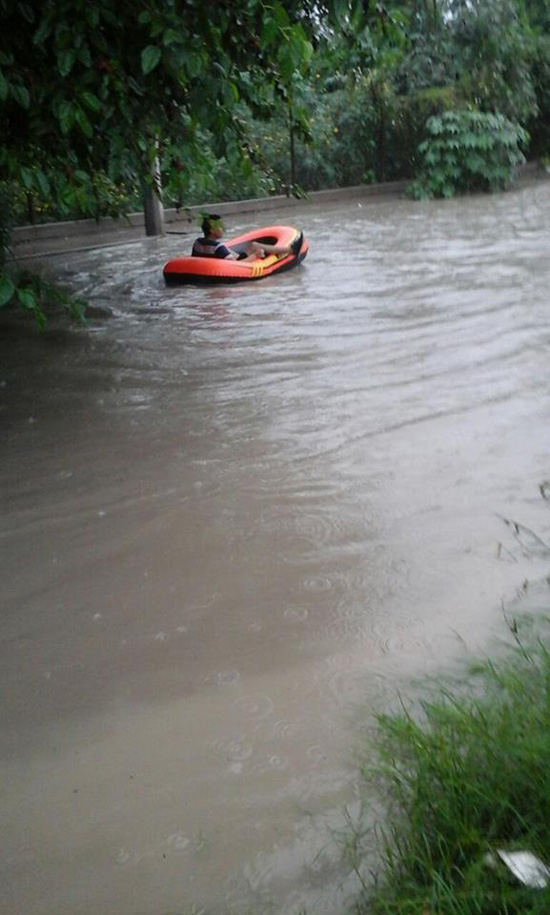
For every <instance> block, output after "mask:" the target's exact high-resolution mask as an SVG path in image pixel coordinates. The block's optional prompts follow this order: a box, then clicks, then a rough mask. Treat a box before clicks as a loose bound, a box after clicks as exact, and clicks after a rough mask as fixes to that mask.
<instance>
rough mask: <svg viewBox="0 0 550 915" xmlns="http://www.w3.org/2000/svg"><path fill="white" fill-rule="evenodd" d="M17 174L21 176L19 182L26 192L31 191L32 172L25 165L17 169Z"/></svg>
mask: <svg viewBox="0 0 550 915" xmlns="http://www.w3.org/2000/svg"><path fill="white" fill-rule="evenodd" d="M19 174H20V175H21V181H22V182H23V185H24V187H25V188H26V189H27V191H30V190H32V184H33V182H32V172H31V170H30V168H27V167H26V166H25V165H21V166H20V167H19Z"/></svg>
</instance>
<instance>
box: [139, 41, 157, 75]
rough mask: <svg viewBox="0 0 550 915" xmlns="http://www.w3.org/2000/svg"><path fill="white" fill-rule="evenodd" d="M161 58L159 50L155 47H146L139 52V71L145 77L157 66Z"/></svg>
mask: <svg viewBox="0 0 550 915" xmlns="http://www.w3.org/2000/svg"><path fill="white" fill-rule="evenodd" d="M160 57H161V52H160V48H157V47H156V46H155V45H152V44H150V45H148V46H147V47H146V48H145V49H144V50H143V51H142V52H141V69H142V72H143V73H144V74H145V75H146V76H147V74H148V73H151V71H152V70H154V69H155V67H156V66H157V65H158V63H159V61H160Z"/></svg>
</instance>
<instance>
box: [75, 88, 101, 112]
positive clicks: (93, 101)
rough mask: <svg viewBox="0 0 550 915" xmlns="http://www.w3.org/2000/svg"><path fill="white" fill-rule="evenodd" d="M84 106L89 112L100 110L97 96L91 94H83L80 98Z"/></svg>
mask: <svg viewBox="0 0 550 915" xmlns="http://www.w3.org/2000/svg"><path fill="white" fill-rule="evenodd" d="M80 97H81V99H82V101H83V102H84V104H85V105H87V107H88V108H89V109H90V111H99V110H100V108H101V102H100V101H99V99H98V97H97V95H94V94H93V92H83V93H82V95H81V96H80Z"/></svg>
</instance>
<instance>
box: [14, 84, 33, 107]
mask: <svg viewBox="0 0 550 915" xmlns="http://www.w3.org/2000/svg"><path fill="white" fill-rule="evenodd" d="M10 88H11V94H12V98H14V99H15V101H16V102H18V103H19V105H21V107H22V108H28V107H29V105H30V103H31V97H30V95H29V93H28V90H27V89H26V88H25V86H24V85H23V84H22V83H15V84H14V83H12V84H11V87H10Z"/></svg>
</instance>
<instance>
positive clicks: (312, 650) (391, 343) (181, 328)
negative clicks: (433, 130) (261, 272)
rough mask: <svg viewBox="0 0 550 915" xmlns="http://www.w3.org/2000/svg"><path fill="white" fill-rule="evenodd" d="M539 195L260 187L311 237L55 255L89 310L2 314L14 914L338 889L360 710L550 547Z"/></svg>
mask: <svg viewBox="0 0 550 915" xmlns="http://www.w3.org/2000/svg"><path fill="white" fill-rule="evenodd" d="M549 211H550V185H549V184H547V183H543V184H536V185H529V186H526V187H523V188H520V189H518V190H515V191H513V192H510V193H507V194H504V195H500V196H496V197H491V198H489V197H475V198H471V199H464V200H458V201H453V202H445V203H430V204H416V203H412V202H409V201H406V200H384V201H379V202H371V203H369V204H367V203H364V204H363V206H360V205H359V204H358V203H357V201H355V200H350V201H348V202H346V203H338V204H332V205H330V206H325V207H324V208H323V209H321V208H319V207H317V206H309V207H307V206H305V207H304V209H303V210H300V211H299V212H298V211H296V210H293V211H292V212H290V211H289V212H288V213H286V214H285V213H280V212H278V213H274V214H266V215H265V216H262V217H261V221H262V223H263V224H267V223H269V222H293V223H295V224H297V223H299V224H300V225H301V226H302V227H303V228H304V230H305V231H306V233H307V235H308V237H309V239H310V244H311V248H310V254H309V257H308V259H307V261H306V262H305V264H304V266H303V267H302V268H300V269H298V270H295V271H291V272H290V273H287V274H285V275H282V276H280V277H275V278H271V279H267V280H265V281H262V282H260V283H254V284H250V285H244V286H231V287H226V288H212V289H204V288H199V289H193V288H180V289H178V288H176V289H174V288H170V289H166V288H165V287H164V285H163V283H162V278H161V267H162V264H163V263H164V261H165V260H167V259H168V258H169V257H170V256H172V255H174V254H175V253H176V252H179V251H180V250H181V248H182V239H181V238H178V237H175V236H171V237H168V238H167V239H164V240H161V241H155V242H147V243H142V244H141V243H140V244H132V245H127V246H123V247H117V248H111V249H107V250H102V251H93V252H88V253H80V254H67V255H64V256H62V257H58V258H51V259H50V260H49V261H48V265H47V269H48V270H49V271H50V272H53V274H54V275H56V276H57V277H58V278H60V279H61V280H62V281H64V282H67V283H70V285H71V286H72V288H73V289H75V290H77V291H79V292H80V293H82V294H83V295H84V296H86V297H87V298H88V300H89V301H90V302H91V304H92V305H93V306H94V317H93V319H92V322H91V325H90V327H89V328H87V329H81V328H76V327H70V328H67V327H66V325H64V324H63V323H56V322H55V321H53V322H52V323H51V326H50V331H49V332H48V334H46V335H45V336H44V337H43V338H37V337H36V335H34V334H33V333H27V332H23V331H22V329H21V327H20V326H14V325H13V322H12V321H11V319H6V318H4V323H3V327H2V343H1V352H2V363H1V372H0V384H1V385H2V388H1V394H2V398H3V404H4V406H3V411H2V414H1V421H2V429H3V440H2V460H1V464H0V474H1V484H2V493H3V496H2V498H3V511H2V520H1V534H2V557H3V569H4V570H3V576H2V584H3V587H2V592H3V593H2V604H3V607H2V630H1V652H2V654H1V664H0V677H1V680H2V696H3V698H2V752H1V774H2V785H3V788H2V837H3V843H2V844H3V852H2V862H1V867H2V878H1V889H0V899H1V911H2V912H3V913H6V915H8V913H9V915H19V913H21V915H22V913H25V915H92V913H93V915H97V913H98V912H102V913H105V915H168V913H191V912H195V913H198V912H200V911H203V910H204V911H205V912H209V913H216V915H218V913H237V912H238V913H242V912H243V911H251V912H254V913H258V912H262V911H266V910H267V909H269V911H270V912H275V913H282V912H284V913H285V915H290V913H297V912H299V911H300V910H301V909H302V908H304V907H307V910H308V912H314V913H316V915H323V913H327V915H328V913H329V912H330V913H331V915H333V913H334V912H335V911H338V910H340V911H342V910H343V906H344V903H345V902H346V900H348V899H349V898H350V895H349V894H350V892H351V893H353V886H351V885H350V883H349V882H348V881H347V880H346V878H345V870H344V869H343V868H342V867H341V865H340V863H339V858H338V852H337V851H336V850H335V847H336V846H335V843H334V842H333V835H332V830H333V829H338V828H339V827H340V826H341V825H342V822H343V810H344V808H345V806H346V805H347V806H348V807H350V806H351V807H352V806H353V804H354V803H356V799H357V792H356V784H357V776H356V771H355V765H354V761H353V754H352V749H353V746H354V741H355V738H356V735H357V731H356V725H357V723H358V716H359V720H360V721H368V720H369V717H370V716H371V715H372V712H373V711H374V710H375V709H377V708H380V707H381V705H384V704H385V703H388V702H391V701H392V699H393V698H394V697H395V695H396V692H397V690H398V689H400V690H402V691H403V690H405V692H406V690H407V688H408V686H407V684H408V683H409V682H410V678H412V677H415V676H416V675H419V674H423V673H425V672H426V671H434V670H436V669H439V668H442V667H443V668H445V667H448V666H449V665H451V664H452V663H453V659H455V658H456V657H457V653H459V651H460V650H461V646H462V645H464V644H465V645H466V646H467V648H468V649H469V650H472V651H477V650H483V649H484V647H485V646H486V645H487V644H488V641H489V640H490V638H491V637H492V635H493V634H494V633H495V631H496V632H498V630H499V627H500V626H501V624H502V615H501V614H502V610H501V600H502V598H503V597H504V598H505V599H507V597H508V596H509V595H512V594H513V593H514V591H515V589H516V588H517V587H520V586H521V583H522V582H523V581H524V579H525V578H527V577H537V576H538V575H539V574H541V573H542V572H547V567H548V561H547V560H548V556H547V555H545V553H544V549H537V543H536V541H533V542H531V543H529V542H528V539H525V538H522V537H521V536H520V538H519V539H518V538H517V537H515V536H513V534H514V531H513V530H512V529H511V528H510V527H508V526H507V525H506V524H505V523H504V521H503V518H507V519H510V518H511V519H514V520H515V521H517V522H520V523H521V524H523V525H525V528H526V529H529V530H531V531H535V532H537V533H538V534H539V535H541V537H543V539H544V536H546V535H547V534H548V530H549V528H550V518H549V515H548V503H546V502H545V501H544V500H543V499H542V498H541V493H540V491H539V486H540V484H541V483H542V482H543V481H544V480H545V479H548V478H549V476H550V435H549V428H550V424H549V419H550V401H549V397H548V395H549V389H550V370H549V364H550V363H549V355H550V307H549V288H550V268H549V265H550V256H549V246H550V245H549V235H548V213H549ZM250 225H251V223H250V221H249V222H248V223H246V224H245V222H244V221H243V220H241V221H240V222H238V221H237V220H234V222H233V224H232V225H231V229H232V230H235V232H239V231H241V230H244V229H246V228H248V227H249V226H250ZM10 322H11V323H10ZM522 530H523V529H522ZM516 533H517V532H516ZM523 533H524V534H525V536H526V538H528V536H529V535H528V532H525V531H524V532H523ZM499 544H500V546H499ZM533 544H534V548H533Z"/></svg>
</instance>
